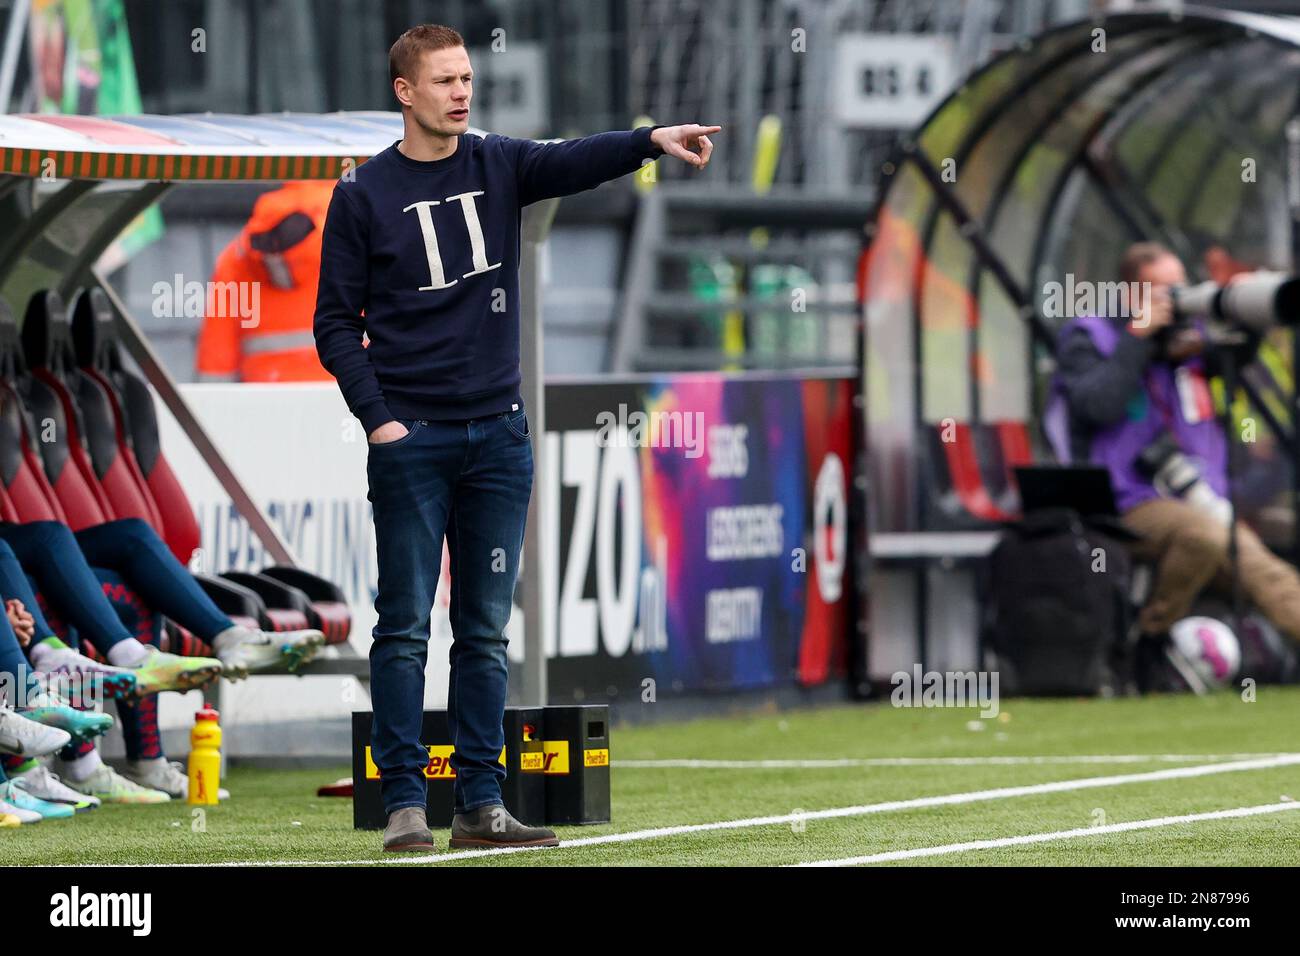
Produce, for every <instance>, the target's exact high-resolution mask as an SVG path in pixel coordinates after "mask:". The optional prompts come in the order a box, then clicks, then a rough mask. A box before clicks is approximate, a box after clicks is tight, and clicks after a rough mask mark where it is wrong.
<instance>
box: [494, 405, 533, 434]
mask: <svg viewBox="0 0 1300 956" xmlns="http://www.w3.org/2000/svg"><path fill="white" fill-rule="evenodd" d="M501 420H502V421H504V422H505V423H506V428H508V429H510V434H512V435H514V436H515V437H516V438H518V439H519V440H520V441H527V440H528V439H529V438H531V437H532V434H533V433H532V432H531V431H530V430H529V428H528V413H527V412H526V411H524V410H523V409H522V408H521V409H520V410H519V411H517V412H506V413H505V414H504V415H502V416H501Z"/></svg>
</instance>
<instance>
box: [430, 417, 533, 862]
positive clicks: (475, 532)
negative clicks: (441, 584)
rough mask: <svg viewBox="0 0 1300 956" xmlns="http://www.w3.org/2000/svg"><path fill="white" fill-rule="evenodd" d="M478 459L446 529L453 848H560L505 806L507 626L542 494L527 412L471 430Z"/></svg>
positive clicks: (472, 457)
mask: <svg viewBox="0 0 1300 956" xmlns="http://www.w3.org/2000/svg"><path fill="white" fill-rule="evenodd" d="M466 427H467V428H468V440H469V446H470V447H469V454H468V455H467V456H466V465H465V470H464V472H462V474H461V476H460V480H459V482H458V483H457V485H456V496H455V501H454V504H453V506H452V517H451V521H450V522H449V525H448V528H447V548H448V550H449V551H450V553H451V609H450V610H451V631H452V638H453V643H452V648H451V682H450V684H449V685H448V691H447V726H448V728H449V729H450V731H451V735H452V736H451V739H452V744H453V746H454V747H455V750H454V751H453V752H452V757H451V760H452V766H453V767H454V768H455V770H456V784H455V816H454V818H453V820H452V828H451V841H450V845H451V846H452V847H453V848H460V847H472V846H551V845H554V844H555V843H556V842H557V841H556V839H555V834H554V832H552V831H551V830H548V829H545V828H544V827H529V826H525V825H524V824H522V823H520V822H519V821H518V820H516V819H515V818H514V817H512V816H511V815H510V814H509V813H508V812H507V811H506V809H505V806H504V804H503V803H502V799H501V781H502V780H503V779H505V775H506V772H505V768H504V767H502V766H501V762H500V759H501V748H502V747H503V746H504V745H505V734H504V731H503V730H502V718H503V717H504V716H505V707H506V673H507V672H506V635H505V630H506V624H507V623H508V622H509V621H510V609H511V605H512V602H513V597H514V592H515V580H516V578H517V577H518V575H519V557H520V549H521V548H522V547H523V543H524V525H525V523H526V521H527V518H528V500H529V498H530V497H531V495H532V488H533V447H532V442H531V441H530V439H529V432H528V420H527V417H526V416H525V414H524V412H523V410H522V409H520V410H517V411H514V412H506V413H504V414H501V415H495V416H492V417H489V418H482V419H476V420H474V421H471V422H470V423H469V424H468V426H466Z"/></svg>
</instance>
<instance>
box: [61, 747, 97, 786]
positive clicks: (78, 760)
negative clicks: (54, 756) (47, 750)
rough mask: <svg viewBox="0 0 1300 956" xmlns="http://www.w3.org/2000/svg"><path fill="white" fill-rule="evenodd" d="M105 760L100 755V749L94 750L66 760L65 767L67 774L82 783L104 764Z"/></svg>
mask: <svg viewBox="0 0 1300 956" xmlns="http://www.w3.org/2000/svg"><path fill="white" fill-rule="evenodd" d="M103 764H104V761H103V760H102V759H101V758H100V756H99V751H98V750H92V751H91V752H90V753H88V754H82V755H81V756H80V757H74V758H73V759H72V760H65V761H64V762H63V768H64V770H66V771H67V775H68V776H69V777H71V778H72V779H73V780H75V781H77V782H78V783H80V782H81V781H83V780H85V779H86V778H87V777H89V776H90V775H91V774H92V773H94V772H95V771H96V770H98V769H99V768H100V767H101V766H103Z"/></svg>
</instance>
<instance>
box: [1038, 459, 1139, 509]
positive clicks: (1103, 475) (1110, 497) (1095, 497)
mask: <svg viewBox="0 0 1300 956" xmlns="http://www.w3.org/2000/svg"><path fill="white" fill-rule="evenodd" d="M1013 471H1014V473H1015V476H1016V484H1017V485H1018V486H1019V488H1020V507H1021V509H1022V510H1023V511H1024V513H1025V514H1028V513H1029V512H1031V511H1037V510H1039V509H1041V508H1073V509H1074V510H1075V511H1077V512H1078V513H1079V514H1081V515H1107V516H1110V517H1118V515H1119V509H1118V508H1116V507H1115V491H1114V489H1113V488H1111V485H1110V472H1108V471H1107V470H1106V469H1105V468H1102V467H1101V466H1100V465H1018V466H1017V467H1015V468H1014V469H1013Z"/></svg>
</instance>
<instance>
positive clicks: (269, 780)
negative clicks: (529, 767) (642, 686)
mask: <svg viewBox="0 0 1300 956" xmlns="http://www.w3.org/2000/svg"><path fill="white" fill-rule="evenodd" d="M972 728H979V729H972ZM611 742H612V744H611V756H612V757H613V760H614V769H613V772H612V776H613V818H614V819H613V823H612V824H610V825H607V826H593V827H564V828H559V830H558V832H559V834H560V837H561V839H570V840H572V839H582V838H589V837H594V836H599V835H604V834H612V833H620V832H629V831H635V830H643V829H647V828H658V827H673V826H681V825H686V824H702V823H713V822H719V821H726V820H738V819H744V818H750V817H759V816H782V815H786V814H797V813H803V812H811V811H819V810H826V809H831V808H840V807H856V806H861V805H864V804H872V803H879V802H883V801H893V800H910V799H915V798H918V797H927V796H936V795H942V794H955V793H967V792H970V791H977V790H987V789H992V788H1002V787H1017V786H1024V785H1029V784H1041V783H1047V782H1051V781H1062V780H1076V779H1081V778H1086V777H1101V776H1117V775H1121V774H1133V773H1147V772H1151V771H1157V770H1167V769H1171V768H1176V767H1192V766H1204V765H1206V763H1207V761H1204V760H1188V761H1169V760H1156V759H1152V760H1143V761H1141V762H1134V763H1035V764H1014V765H1007V764H979V765H960V766H954V765H919V766H918V765H909V766H849V767H825V768H779V769H766V768H764V769H760V768H753V767H747V768H725V769H712V768H710V769H699V768H689V769H687V768H646V767H632V766H626V765H623V766H620V765H619V763H620V761H628V760H655V759H669V758H692V759H705V760H718V759H721V760H745V761H752V760H764V759H778V760H781V759H794V760H813V759H843V758H850V759H862V758H882V757H883V758H893V757H911V758H927V757H989V756H1040V757H1042V756H1070V755H1084V754H1142V755H1158V754H1188V755H1196V754H1240V753H1277V752H1286V753H1300V688H1274V687H1263V688H1260V689H1259V690H1258V698H1257V700H1256V701H1254V702H1249V703H1248V702H1245V701H1243V700H1242V699H1241V698H1240V697H1239V696H1238V695H1236V694H1234V693H1231V692H1224V693H1220V694H1216V695H1213V696H1210V697H1204V698H1197V697H1193V696H1170V697H1153V698H1147V699H1141V700H1133V699H1124V700H1010V701H1004V702H1003V704H1002V715H1001V716H1000V717H998V718H995V719H989V720H979V719H978V717H977V715H976V712H975V711H973V710H965V709H952V708H944V709H901V708H894V707H891V706H889V705H888V703H877V704H866V705H853V706H838V707H830V708H820V709H815V710H798V711H785V712H781V713H771V714H759V715H752V716H744V717H734V716H732V717H718V718H709V719H702V720H695V721H691V722H685V723H665V724H652V725H642V726H637V727H627V728H619V727H616V728H614V731H613V734H612V738H611ZM348 772H349V771H348V769H347V768H346V767H343V766H340V767H339V768H337V769H325V770H283V771H273V770H260V769H259V770H253V769H236V770H235V771H233V772H232V773H231V774H229V776H228V778H227V779H226V780H224V781H223V783H224V784H225V785H226V786H227V787H228V788H229V789H230V790H231V792H232V794H233V797H232V799H231V800H230V801H228V802H226V803H224V804H222V805H221V806H220V807H215V808H206V809H205V810H204V811H202V812H201V813H200V812H199V811H198V810H197V809H196V808H193V807H190V806H188V805H186V804H183V803H172V804H166V805H161V806H152V807H104V808H101V809H99V810H96V811H93V812H91V813H87V814H82V815H79V816H78V817H77V818H76V819H74V820H70V821H62V822H60V821H47V822H43V823H40V824H37V825H35V826H26V827H22V828H20V829H17V830H2V831H0V860H3V862H5V863H9V864H17V865H32V864H41V863H53V864H74V865H75V864H86V863H119V864H120V863H143V864H156V863H221V862H262V861H303V862H359V861H381V862H392V858H391V857H389V858H387V859H385V856H384V854H383V853H381V852H380V850H379V844H380V836H379V834H378V833H376V832H366V831H354V830H353V829H352V807H351V801H349V800H344V799H328V798H318V797H316V796H315V790H316V788H317V786H319V785H320V784H322V783H326V782H330V781H332V780H334V779H335V778H337V777H340V776H345V775H347V773H348ZM1289 799H1295V800H1300V765H1290V766H1283V767H1273V768H1267V769H1255V770H1246V771H1236V772H1232V773H1223V774H1218V775H1213V776H1202V777H1195V778H1190V779H1176V780H1159V781H1141V782H1135V783H1128V784H1124V785H1116V786H1106V787H1100V788H1095V789H1088V790H1074V791H1066V792H1062V793H1048V794H1032V795H1026V796H1013V797H1008V798H1005V799H989V800H981V801H977V802H969V803H961V804H955V805H949V806H937V807H923V808H906V809H897V810H890V811H887V812H881V813H872V814H867V815H850V816H843V817H836V818H832V819H813V820H795V821H786V822H780V823H771V824H765V825H761V826H749V827H744V828H738V829H729V830H713V831H708V832H696V833H687V834H675V835H661V836H653V837H650V838H645V839H638V840H633V841H628V842H618V843H607V844H603V845H592V846H578V847H563V846H562V847H560V848H559V849H555V850H544V851H529V852H525V853H514V854H507V855H497V856H495V857H484V856H476V857H469V858H463V859H461V860H460V861H459V862H457V863H455V864H453V865H470V866H492V865H516V866H556V865H596V866H619V865H676V866H680V865H690V866H719V865H754V864H759V865H775V864H786V863H796V862H805V861H815V860H829V859H837V858H846V857H856V856H861V855H867V854H875V853H881V852H888V851H895V850H906V849H913V848H920V847H933V846H940V845H946V844H954V843H963V842H966V841H977V840H989V839H998V838H1004V837H1010V836H1018V835H1025V834H1035V833H1045V832H1050V831H1061V830H1069V829H1073V828H1077V827H1090V826H1093V825H1095V824H1098V823H1101V824H1116V823H1122V822H1126V821H1134V820H1145V819H1151V818H1158V817H1167V816H1180V815H1184V814H1192V813H1203V812H1210V811H1216V810H1224V809H1230V808H1236V807H1247V806H1256V805H1263V804H1274V803H1278V802H1280V801H1286V800H1289ZM446 835H447V833H446V831H435V837H436V838H437V840H438V842H439V843H440V844H441V843H443V841H444V840H445V838H446ZM1297 863H1300V809H1297V810H1295V811H1286V812H1282V813H1273V814H1267V815H1261V816H1255V817H1249V818H1245V819H1230V820H1213V821H1203V822H1196V823H1185V824H1178V825H1174V826H1165V827H1161V828H1159V829H1153V830H1146V831H1131V832H1122V833H1098V834H1089V835H1084V836H1079V837H1075V838H1072V839H1067V840H1057V841H1053V842H1048V843H1040V844H1031V845H1020V846H1012V847H1000V848H996V849H980V850H974V851H970V852H963V853H956V854H949V855H945V856H938V857H930V858H922V859H915V860H905V861H901V862H899V863H895V864H894V865H927V866H969V865H989V864H1010V865H1034V864H1063V865H1120V866H1123V865H1169V866H1195V865H1246V866H1261V865H1295V864H1297ZM408 865H409V864H408ZM440 865H447V864H446V863H443V864H440Z"/></svg>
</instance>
